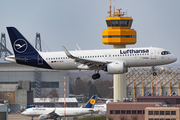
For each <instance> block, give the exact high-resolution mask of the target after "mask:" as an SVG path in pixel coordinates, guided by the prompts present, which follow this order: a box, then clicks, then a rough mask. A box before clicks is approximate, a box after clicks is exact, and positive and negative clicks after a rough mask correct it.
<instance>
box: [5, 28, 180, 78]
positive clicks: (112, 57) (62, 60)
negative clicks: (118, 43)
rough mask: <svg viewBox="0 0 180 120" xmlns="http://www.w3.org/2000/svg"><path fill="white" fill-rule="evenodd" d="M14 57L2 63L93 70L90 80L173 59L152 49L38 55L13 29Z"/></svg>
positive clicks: (165, 53)
mask: <svg viewBox="0 0 180 120" xmlns="http://www.w3.org/2000/svg"><path fill="white" fill-rule="evenodd" d="M7 31H8V34H9V37H10V40H11V44H12V48H13V50H14V54H15V55H12V56H8V57H6V58H5V60H6V61H10V62H14V63H18V64H23V65H29V66H34V67H40V68H47V69H55V70H81V69H82V70H94V71H95V74H94V75H93V76H92V78H93V79H98V78H100V74H99V71H100V70H104V71H106V72H107V73H109V74H122V73H125V72H127V68H128V67H143V66H157V65H165V64H170V63H173V62H175V61H176V60H177V58H176V56H175V55H173V54H171V53H170V52H169V51H167V50H165V49H162V48H156V47H146V48H124V49H103V50H80V51H68V50H67V49H66V48H65V47H64V46H63V49H64V51H62V52H39V51H37V50H36V49H35V48H34V47H33V46H32V45H31V44H30V43H29V42H28V41H27V40H26V38H25V37H24V36H23V35H22V34H21V33H20V32H19V31H18V30H17V29H16V28H14V27H7Z"/></svg>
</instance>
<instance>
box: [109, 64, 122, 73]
mask: <svg viewBox="0 0 180 120" xmlns="http://www.w3.org/2000/svg"><path fill="white" fill-rule="evenodd" d="M107 72H108V73H109V74H122V73H125V68H124V63H123V62H114V63H110V64H107Z"/></svg>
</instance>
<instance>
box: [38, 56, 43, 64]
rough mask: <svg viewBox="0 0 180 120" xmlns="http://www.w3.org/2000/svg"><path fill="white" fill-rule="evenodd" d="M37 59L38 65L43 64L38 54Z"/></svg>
mask: <svg viewBox="0 0 180 120" xmlns="http://www.w3.org/2000/svg"><path fill="white" fill-rule="evenodd" d="M37 61H38V65H42V64H43V58H42V57H41V56H40V55H38V58H37Z"/></svg>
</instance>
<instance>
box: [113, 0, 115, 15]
mask: <svg viewBox="0 0 180 120" xmlns="http://www.w3.org/2000/svg"><path fill="white" fill-rule="evenodd" d="M114 15H115V0H114ZM114 15H113V17H114Z"/></svg>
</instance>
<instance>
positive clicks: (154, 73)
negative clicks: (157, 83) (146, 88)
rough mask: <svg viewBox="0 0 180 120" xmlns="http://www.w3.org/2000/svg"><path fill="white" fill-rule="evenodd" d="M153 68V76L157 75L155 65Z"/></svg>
mask: <svg viewBox="0 0 180 120" xmlns="http://www.w3.org/2000/svg"><path fill="white" fill-rule="evenodd" d="M152 69H153V76H157V72H155V69H154V66H153V67H152Z"/></svg>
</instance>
